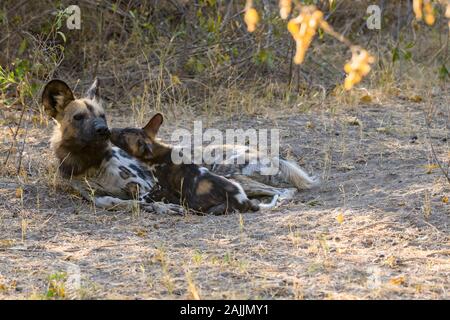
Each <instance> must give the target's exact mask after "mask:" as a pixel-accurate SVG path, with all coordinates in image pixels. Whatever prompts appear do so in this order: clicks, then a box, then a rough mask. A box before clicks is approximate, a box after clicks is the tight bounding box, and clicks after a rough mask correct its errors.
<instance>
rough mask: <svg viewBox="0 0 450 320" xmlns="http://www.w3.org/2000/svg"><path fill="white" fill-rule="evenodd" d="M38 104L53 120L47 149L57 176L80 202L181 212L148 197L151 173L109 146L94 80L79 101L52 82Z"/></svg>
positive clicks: (120, 151) (62, 83) (151, 180)
mask: <svg viewBox="0 0 450 320" xmlns="http://www.w3.org/2000/svg"><path fill="white" fill-rule="evenodd" d="M42 103H43V105H44V108H45V110H46V112H47V113H48V115H49V116H50V117H52V118H53V119H54V120H55V121H56V126H55V129H54V133H53V136H52V138H51V147H52V148H53V150H54V153H55V155H56V157H57V159H58V161H59V163H58V164H59V172H60V173H61V175H62V177H63V178H65V179H68V180H69V181H70V184H71V185H72V186H73V187H74V188H75V189H77V190H78V191H79V192H80V194H81V195H82V196H83V197H84V198H86V199H88V200H91V199H92V200H94V202H95V205H96V206H98V207H102V208H112V207H126V208H128V207H129V206H132V205H134V204H135V203H136V201H138V202H139V203H140V205H141V207H143V208H144V209H146V210H150V211H156V212H159V213H168V212H177V213H179V212H182V208H181V207H180V206H177V205H171V204H164V203H161V202H153V201H152V200H150V199H149V198H148V197H146V195H147V194H148V192H149V191H151V190H152V188H153V187H154V186H155V178H154V176H153V174H152V172H151V171H150V170H149V168H148V167H147V166H146V165H145V164H143V163H141V162H139V161H138V160H137V159H134V158H133V157H131V156H130V155H128V154H127V153H126V152H125V151H123V150H121V149H119V148H116V147H112V146H111V144H110V142H109V136H110V131H109V128H108V125H107V123H106V118H105V112H104V109H103V107H102V102H101V100H100V97H99V86H98V80H97V79H96V80H95V81H94V83H93V84H92V85H91V87H90V88H89V90H88V91H87V93H86V95H85V97H84V98H80V99H76V98H75V96H74V94H73V92H72V90H71V89H70V88H69V86H68V85H67V84H66V83H64V82H63V81H61V80H52V81H50V82H49V83H48V84H47V85H46V86H45V88H44V90H43V93H42Z"/></svg>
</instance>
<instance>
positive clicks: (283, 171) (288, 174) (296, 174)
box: [278, 158, 320, 190]
mask: <svg viewBox="0 0 450 320" xmlns="http://www.w3.org/2000/svg"><path fill="white" fill-rule="evenodd" d="M278 163H279V171H278V175H279V176H280V177H281V178H282V179H283V180H284V181H285V182H288V183H291V184H292V185H293V186H295V187H296V188H297V189H298V190H305V189H311V188H313V187H316V186H318V185H319V184H320V181H319V179H318V178H316V177H311V176H309V175H308V174H307V173H306V172H305V171H304V170H303V169H302V168H300V166H298V165H297V164H296V163H295V162H293V161H290V160H286V159H282V158H280V159H279V162H278Z"/></svg>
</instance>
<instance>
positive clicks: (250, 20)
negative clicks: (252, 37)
mask: <svg viewBox="0 0 450 320" xmlns="http://www.w3.org/2000/svg"><path fill="white" fill-rule="evenodd" d="M244 21H245V24H246V25H247V30H248V31H249V32H253V31H255V30H256V25H257V24H258V22H259V15H258V11H256V9H255V8H249V9H248V10H246V11H245V15H244Z"/></svg>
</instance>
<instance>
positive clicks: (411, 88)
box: [0, 0, 449, 119]
mask: <svg viewBox="0 0 450 320" xmlns="http://www.w3.org/2000/svg"><path fill="white" fill-rule="evenodd" d="M301 3H303V4H315V5H316V6H317V7H318V8H319V9H321V10H322V11H323V12H324V14H325V19H326V20H327V21H328V23H329V24H331V25H332V26H333V27H334V29H335V30H336V31H338V32H340V33H341V34H343V35H344V36H346V37H347V38H349V39H350V40H351V41H352V42H354V43H355V44H358V45H361V46H362V47H364V48H366V49H367V50H368V51H369V52H370V53H371V54H372V55H374V56H375V57H376V63H375V64H374V66H373V71H372V72H371V73H370V74H369V76H368V77H367V78H365V80H363V82H362V83H361V84H359V85H358V86H357V88H356V92H360V91H361V90H363V89H364V90H366V91H368V90H371V94H376V92H378V93H379V94H380V96H383V97H388V96H390V95H394V96H395V95H399V94H400V93H401V92H405V90H408V92H409V93H408V95H410V96H411V95H412V94H413V93H414V92H417V94H421V93H420V91H421V90H422V91H423V90H424V91H427V90H431V89H432V88H433V87H435V86H442V85H443V84H445V81H447V80H448V75H449V73H448V41H449V36H448V26H447V20H446V18H445V13H444V11H445V8H444V7H443V6H441V5H439V4H437V3H436V4H435V6H434V10H435V12H436V23H435V24H434V25H433V26H431V27H430V26H427V25H426V24H424V23H423V22H418V21H416V20H415V17H414V13H413V10H412V1H409V0H398V1H373V0H361V1H346V0H342V1H339V0H337V1H329V0H323V1H313V0H309V1H307V0H305V1H301ZM72 4H77V5H78V6H79V7H80V9H81V29H80V30H69V29H67V27H66V19H67V13H66V12H65V11H64V10H65V9H66V8H67V7H68V6H69V5H72ZM372 4H377V5H379V6H380V8H381V9H382V23H381V29H380V30H369V29H368V28H367V26H366V23H365V21H366V19H367V18H368V14H367V13H366V10H367V7H368V6H369V5H372ZM244 5H245V1H233V0H229V1H225V0H191V1H187V0H167V1H166V0H165V1H160V0H107V1H97V0H79V1H72V0H68V1H65V0H64V1H50V0H42V1H31V0H28V1H27V0H25V1H24V0H2V1H1V4H0V28H1V32H0V65H1V69H0V90H1V92H0V106H2V107H6V108H15V107H20V106H23V105H27V106H28V107H29V108H30V110H32V112H34V113H36V114H37V115H41V116H42V109H41V106H40V102H39V100H40V97H39V95H40V90H41V88H42V85H43V84H45V83H46V82H47V81H48V80H50V79H52V78H60V79H63V80H65V81H67V82H68V83H69V84H71V85H73V86H74V87H75V88H76V91H78V92H80V91H81V90H84V89H85V88H86V86H87V85H88V84H89V83H90V82H91V81H92V79H93V78H94V77H95V76H98V77H99V79H100V80H101V82H102V85H103V92H102V95H103V97H104V99H105V100H106V101H107V102H108V103H110V104H112V105H113V107H114V106H118V107H120V108H133V110H134V111H136V110H137V109H136V108H138V107H137V106H139V105H143V104H146V105H149V106H150V107H151V108H152V109H154V110H162V111H166V112H168V113H172V114H176V112H177V110H179V109H183V108H185V109H188V110H189V111H193V112H195V111H197V110H200V111H205V110H206V111H208V112H214V113H215V114H221V113H222V112H224V111H227V112H230V113H236V112H241V111H242V112H247V113H257V112H258V109H259V107H260V106H262V105H265V106H269V107H271V108H277V107H276V105H277V104H279V103H280V101H281V102H282V103H284V104H286V105H293V106H295V105H298V101H299V99H303V100H305V99H312V97H315V96H320V97H322V99H325V98H326V97H329V96H335V97H336V96H338V97H339V96H343V98H342V101H341V102H343V103H345V102H349V101H350V100H351V99H350V98H348V97H351V96H352V95H354V94H355V93H348V94H341V93H343V90H342V83H343V79H344V78H345V73H344V70H343V65H344V64H345V62H346V61H348V60H349V59H350V57H351V52H350V50H349V48H348V47H347V46H345V45H343V44H342V43H340V42H338V41H337V40H336V39H334V38H331V37H329V36H327V35H325V34H324V33H323V32H321V31H320V30H319V32H318V34H317V35H316V37H315V39H314V41H313V43H312V45H311V47H310V49H309V51H308V53H307V56H306V59H305V62H304V63H303V64H302V65H299V66H298V65H295V64H293V63H292V58H293V54H294V51H295V42H294V40H293V39H292V37H291V36H290V35H289V32H288V31H287V29H286V21H285V20H282V19H281V18H280V16H279V8H278V1H275V0H256V1H254V6H255V8H256V9H257V10H258V12H259V13H260V16H261V22H260V24H259V25H258V27H257V29H256V31H255V32H253V33H249V32H248V31H247V28H246V26H245V23H244V21H243V18H244V17H243V11H244ZM242 95H247V96H248V97H249V98H248V100H250V101H253V102H252V103H243V101H242ZM359 98H360V95H359ZM349 99H350V100H349ZM136 112H138V111H136ZM39 118H40V119H42V117H39Z"/></svg>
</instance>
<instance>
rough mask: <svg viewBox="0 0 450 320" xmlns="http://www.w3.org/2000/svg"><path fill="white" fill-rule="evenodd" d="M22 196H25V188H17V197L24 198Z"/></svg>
mask: <svg viewBox="0 0 450 320" xmlns="http://www.w3.org/2000/svg"><path fill="white" fill-rule="evenodd" d="M22 196H23V189H22V188H17V189H16V198H22Z"/></svg>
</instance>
